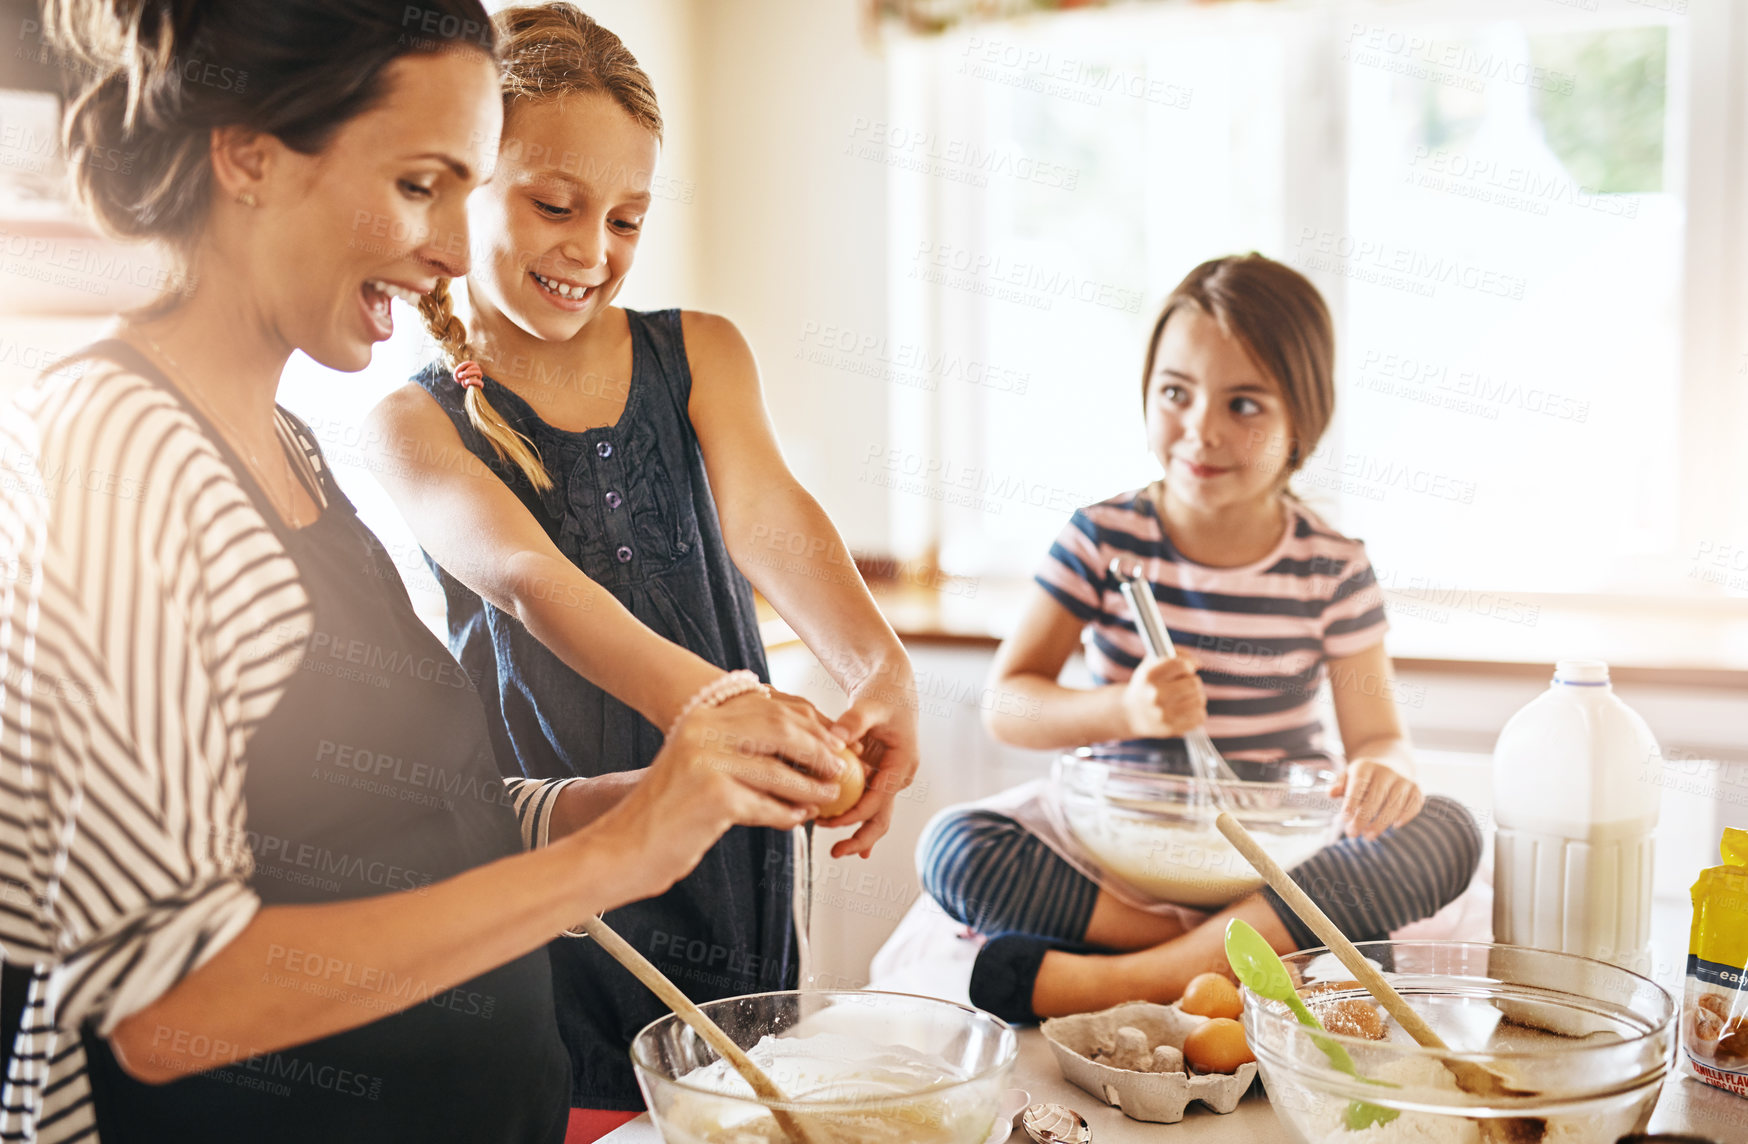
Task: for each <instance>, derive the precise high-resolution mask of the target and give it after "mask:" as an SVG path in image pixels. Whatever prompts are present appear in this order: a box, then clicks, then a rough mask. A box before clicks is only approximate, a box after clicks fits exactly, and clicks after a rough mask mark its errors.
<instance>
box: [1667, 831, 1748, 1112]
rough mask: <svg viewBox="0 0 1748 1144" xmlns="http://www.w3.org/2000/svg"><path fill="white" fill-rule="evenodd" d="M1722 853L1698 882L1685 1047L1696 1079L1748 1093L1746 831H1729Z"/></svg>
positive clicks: (1684, 1023)
mask: <svg viewBox="0 0 1748 1144" xmlns="http://www.w3.org/2000/svg"><path fill="white" fill-rule="evenodd" d="M1718 848H1719V849H1720V850H1721V851H1722V852H1723V855H1724V864H1723V865H1722V866H1712V867H1710V868H1709V869H1705V870H1701V871H1700V872H1699V881H1697V882H1695V883H1694V884H1693V933H1692V936H1691V937H1690V938H1689V940H1688V947H1687V988H1686V990H1685V995H1684V997H1683V998H1682V1005H1681V1047H1682V1049H1683V1051H1684V1053H1685V1055H1686V1058H1687V1064H1688V1068H1689V1070H1690V1071H1691V1072H1692V1073H1693V1075H1694V1076H1695V1077H1697V1078H1699V1079H1700V1080H1703V1081H1705V1082H1706V1083H1707V1084H1709V1085H1714V1086H1716V1087H1718V1088H1721V1089H1724V1090H1725V1091H1726V1092H1733V1093H1735V1094H1736V1095H1737V1096H1748V982H1744V980H1743V978H1744V972H1743V971H1744V967H1745V966H1748V830H1736V829H1734V828H1725V830H1724V840H1723V842H1722V843H1720V844H1719V847H1718Z"/></svg>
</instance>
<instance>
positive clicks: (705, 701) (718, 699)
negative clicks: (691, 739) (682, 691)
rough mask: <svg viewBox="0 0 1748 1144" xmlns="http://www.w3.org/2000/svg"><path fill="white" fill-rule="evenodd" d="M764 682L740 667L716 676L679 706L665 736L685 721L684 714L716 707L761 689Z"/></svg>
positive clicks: (668, 735)
mask: <svg viewBox="0 0 1748 1144" xmlns="http://www.w3.org/2000/svg"><path fill="white" fill-rule="evenodd" d="M764 689H765V685H764V683H762V682H761V681H760V680H759V677H758V676H757V675H754V674H753V673H752V672H750V671H747V670H745V669H742V670H740V671H731V672H729V673H727V674H726V675H722V676H719V677H717V678H716V679H713V680H711V681H710V682H709V683H706V684H705V685H704V686H703V687H700V688H699V689H698V693H697V694H696V695H694V696H692V698H690V699H688V700H686V705H685V706H684V707H682V708H680V713H679V714H678V715H676V716H674V721H673V722H672V723H669V724H668V733H667V738H669V739H672V738H673V737H674V732H675V731H678V730H679V729H680V724H681V723H684V722H685V721H686V716H688V715H690V714H692V712H694V711H696V710H698V709H699V708H701V707H717V706H720V705H721V704H724V703H727V702H728V701H729V700H730V699H733V698H734V697H735V696H737V695H745V694H747V693H748V692H750V691H763V690H764Z"/></svg>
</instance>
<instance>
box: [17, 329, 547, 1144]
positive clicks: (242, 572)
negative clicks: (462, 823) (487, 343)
mask: <svg viewBox="0 0 1748 1144" xmlns="http://www.w3.org/2000/svg"><path fill="white" fill-rule="evenodd" d="M281 417H282V418H283V419H284V420H285V422H286V423H288V424H289V426H290V429H291V431H292V433H293V434H294V435H295V436H296V438H297V440H298V442H299V443H300V444H301V445H303V446H304V449H305V452H306V454H307V455H308V457H309V459H310V460H311V462H312V464H314V465H315V466H317V467H318V468H319V467H320V452H319V449H318V448H317V447H316V445H315V443H314V440H313V437H311V435H310V434H309V433H308V431H307V429H306V428H305V427H303V426H302V425H301V423H298V422H296V420H295V418H291V416H290V415H289V414H285V413H283V412H282V413H281ZM0 491H3V493H4V496H3V497H0V957H3V959H4V960H5V961H6V962H7V963H8V964H10V965H24V966H29V967H31V969H32V977H31V984H30V992H29V997H28V1001H27V1006H28V1007H27V1009H26V1012H25V1015H24V1020H23V1024H22V1027H21V1029H20V1031H19V1035H18V1037H17V1040H16V1041H15V1043H14V1050H15V1053H14V1056H13V1059H12V1062H11V1067H10V1070H9V1074H8V1076H7V1077H6V1080H5V1085H4V1087H3V1089H0V1140H36V1141H43V1142H45V1144H46V1142H58V1141H69V1140H95V1139H96V1138H97V1131H96V1127H95V1123H94V1117H93V1113H92V1109H91V1103H90V1102H91V1097H90V1092H89V1089H88V1087H87V1085H86V1082H85V1075H84V1057H83V1052H82V1051H81V1049H80V1048H79V1037H78V1029H79V1028H81V1027H82V1026H89V1027H91V1028H93V1029H94V1030H95V1031H96V1033H97V1034H98V1035H100V1036H107V1035H109V1034H110V1033H111V1032H112V1031H113V1030H114V1029H115V1027H116V1025H117V1024H118V1023H119V1022H121V1021H122V1020H123V1019H124V1018H126V1017H128V1016H129V1015H130V1014H133V1013H135V1012H138V1011H139V1010H141V1009H143V1008H145V1007H146V1006H148V1005H150V1004H151V1003H152V1002H153V1001H155V1000H156V999H157V998H158V997H160V996H161V995H162V994H164V993H165V992H166V991H167V990H169V989H170V988H171V987H172V986H173V985H175V984H176V982H178V981H179V980H181V979H182V978H183V977H184V976H186V975H187V974H188V973H189V972H190V971H192V970H193V969H195V968H197V967H198V966H200V965H201V964H203V963H204V962H205V961H207V960H208V959H210V958H211V957H212V956H213V955H214V954H215V953H216V952H218V950H220V949H221V948H223V947H224V945H225V944H226V943H227V942H229V941H230V940H231V939H232V938H234V937H235V936H236V935H237V934H238V933H239V932H240V931H241V930H242V929H243V928H244V927H245V926H247V925H248V924H249V921H250V920H251V919H252V918H253V917H254V915H255V912H256V910H257V909H259V908H260V901H259V899H258V898H257V896H256V895H255V893H254V892H253V891H252V890H251V889H250V886H249V878H250V875H251V873H252V871H253V868H254V865H253V856H252V854H251V852H250V849H249V846H248V843H247V841H246V839H247V837H248V835H247V827H248V810H247V807H246V806H245V805H244V800H243V795H242V791H243V776H244V770H245V766H246V764H247V759H248V754H249V741H250V737H251V735H252V734H253V733H254V731H255V729H256V728H257V727H258V726H259V725H260V724H261V721H262V720H263V719H264V718H265V717H266V716H267V715H268V714H269V713H270V712H271V711H272V710H273V708H274V705H275V704H276V703H277V702H278V700H279V698H280V696H281V695H282V694H283V693H284V690H285V685H286V682H287V680H288V679H289V678H290V677H291V676H292V674H293V673H294V672H295V671H296V670H297V669H298V665H299V663H300V662H301V660H302V657H303V650H304V645H305V643H306V641H307V640H308V637H309V634H310V630H311V620H312V617H311V610H310V606H309V600H308V598H307V596H306V595H305V593H304V591H303V589H302V587H301V586H300V584H299V581H298V573H297V568H296V566H295V565H294V564H293V562H292V560H291V558H290V557H289V556H288V555H287V554H286V552H285V550H284V548H283V547H282V546H281V544H280V542H279V540H278V537H277V536H276V535H275V533H274V532H273V530H272V528H270V527H269V526H268V523H267V522H266V521H265V520H264V519H263V518H262V517H261V515H260V513H259V512H258V511H257V510H256V508H255V507H254V504H253V502H252V501H251V500H250V497H249V495H248V493H247V492H246V491H245V490H244V488H243V487H242V485H241V484H239V483H238V479H237V475H236V473H235V472H234V471H233V470H232V469H231V467H230V466H229V464H228V463H227V462H226V460H225V459H224V456H223V454H221V452H220V451H219V450H218V448H217V447H216V446H215V445H214V444H213V442H212V441H211V440H209V439H208V437H206V436H205V434H204V432H203V430H202V428H201V426H200V424H199V423H198V422H197V421H196V420H195V418H194V417H192V416H191V415H190V413H189V412H188V410H187V408H186V407H185V406H184V405H183V404H182V403H181V401H180V400H179V398H178V397H177V396H176V395H174V394H172V393H170V392H168V391H166V390H165V389H163V388H161V387H159V386H158V385H155V384H154V383H152V382H151V381H149V380H147V379H145V378H142V377H139V376H137V375H135V374H133V373H130V372H127V371H125V370H123V369H122V368H120V367H118V366H116V365H113V364H111V363H108V362H106V361H103V360H102V359H95V358H94V359H88V360H87V361H86V363H85V368H84V369H83V372H82V373H79V374H77V375H74V374H72V373H70V372H63V373H60V374H57V375H54V376H51V377H48V378H44V379H42V380H40V381H39V382H38V383H37V384H36V385H35V386H33V387H31V388H30V389H28V390H26V391H25V392H24V393H23V394H22V395H20V397H19V398H18V399H17V400H16V401H15V402H13V403H11V404H10V405H7V406H4V407H0ZM560 785H561V784H552V783H544V784H543V783H536V782H531V781H528V780H511V786H512V787H513V788H515V789H514V790H513V791H512V803H513V805H514V806H515V808H516V811H517V814H518V817H519V818H521V820H522V830H523V837H524V840H525V841H526V842H529V843H530V844H532V843H534V842H536V841H544V830H545V824H546V818H547V816H549V815H550V813H551V808H552V804H553V799H554V796H555V795H556V793H557V790H558V789H559V786H560Z"/></svg>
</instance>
